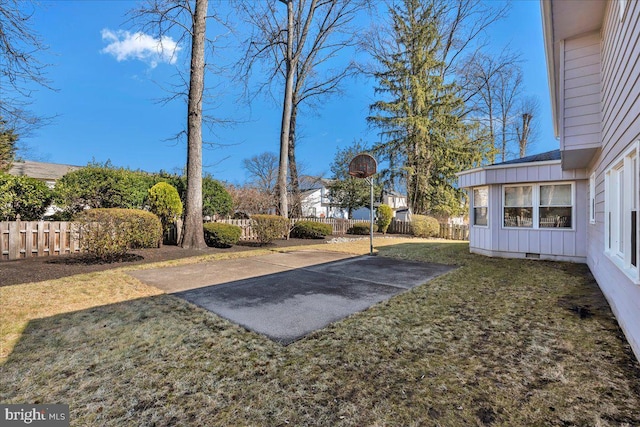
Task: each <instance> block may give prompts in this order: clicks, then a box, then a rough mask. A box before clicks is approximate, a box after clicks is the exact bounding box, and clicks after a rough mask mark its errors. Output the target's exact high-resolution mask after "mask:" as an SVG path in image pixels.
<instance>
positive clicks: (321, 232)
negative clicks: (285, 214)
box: [291, 221, 333, 239]
mask: <svg viewBox="0 0 640 427" xmlns="http://www.w3.org/2000/svg"><path fill="white" fill-rule="evenodd" d="M332 234H333V227H332V226H331V224H324V223H321V222H315V221H298V222H296V224H295V225H294V226H293V229H292V230H291V237H295V238H298V239H322V238H323V237H325V236H330V235H332Z"/></svg>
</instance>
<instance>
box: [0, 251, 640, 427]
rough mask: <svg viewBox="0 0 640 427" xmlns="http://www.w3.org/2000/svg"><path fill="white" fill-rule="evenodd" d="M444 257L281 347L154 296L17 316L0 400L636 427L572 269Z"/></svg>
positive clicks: (618, 356) (323, 419)
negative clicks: (20, 325)
mask: <svg viewBox="0 0 640 427" xmlns="http://www.w3.org/2000/svg"><path fill="white" fill-rule="evenodd" d="M451 245H453V246H451ZM455 245H461V244H443V245H440V244H436V245H433V246H432V247H431V249H429V248H425V247H413V246H412V247H411V248H404V250H405V252H406V250H407V249H411V250H415V251H417V254H420V255H419V256H418V255H416V253H414V254H406V253H405V255H406V257H405V259H406V258H412V259H416V260H419V261H433V262H443V261H444V260H446V259H450V260H451V262H450V263H460V264H459V265H463V266H464V267H463V268H459V269H457V270H455V271H453V272H451V273H449V274H447V275H445V276H441V277H439V278H438V279H436V280H434V281H433V282H431V283H429V284H428V285H425V286H420V287H417V288H415V289H413V290H411V291H409V292H407V293H404V294H402V295H399V296H397V297H394V298H392V299H391V300H389V301H387V302H383V303H380V304H378V305H376V306H374V307H372V308H370V309H369V310H366V311H364V312H361V313H358V314H356V315H353V316H350V317H348V318H346V319H344V320H343V321H340V322H337V323H335V324H332V325H330V326H329V327H327V328H325V329H322V330H320V331H317V332H315V333H313V334H312V335H310V336H309V337H307V338H305V339H303V340H300V341H298V342H296V343H294V344H292V345H290V346H288V347H282V346H280V345H278V344H275V343H273V342H271V341H270V340H268V339H266V338H264V337H262V336H260V335H257V334H254V333H251V332H247V331H246V330H244V329H243V328H241V327H238V326H236V325H234V324H232V323H231V322H228V321H226V320H224V319H222V318H220V317H218V316H216V315H213V314H211V313H209V312H207V311H205V310H202V309H200V308H198V307H196V306H193V305H191V304H189V303H187V302H184V301H182V300H180V299H178V298H175V297H173V296H169V295H159V296H152V297H148V298H141V299H136V300H130V301H127V302H122V303H116V304H111V305H105V306H100V307H95V308H91V309H87V310H82V311H77V312H73V313H66V314H60V315H56V316H51V317H46V318H41V319H33V320H31V321H30V322H29V324H28V325H27V327H26V329H25V330H24V331H23V333H22V336H21V338H20V340H19V342H18V343H17V345H16V346H15V348H14V349H13V352H12V353H11V354H10V356H9V358H8V359H7V360H6V362H5V363H4V364H3V365H2V366H0V401H2V402H3V403H18V402H29V403H67V404H69V405H70V409H71V423H72V425H113V426H121V425H152V424H155V425H287V424H289V425H327V426H342V425H345V426H346V425H444V426H452V427H457V426H468V425H480V426H482V425H484V426H524V425H541V426H542V425H544V426H566V425H602V426H625V425H626V426H633V425H640V414H639V413H638V410H637V408H638V407H640V397H639V396H640V369H639V368H638V364H637V362H636V361H635V360H634V358H633V356H632V355H631V353H630V351H629V349H628V346H626V345H625V343H624V340H623V338H622V337H621V335H620V334H619V329H618V328H617V325H616V323H615V320H614V319H613V317H612V316H611V313H610V312H608V311H607V310H606V308H607V307H606V303H605V304H598V305H596V304H594V303H593V301H597V300H602V296H601V295H599V291H598V289H597V287H596V286H595V285H594V283H593V281H592V279H591V278H590V277H589V276H588V274H586V271H585V270H584V269H582V270H580V268H581V267H580V266H578V267H575V266H574V265H567V266H564V265H561V264H553V265H552V264H551V263H541V262H534V261H518V262H511V261H512V260H493V259H487V258H484V257H477V256H475V255H469V254H467V253H465V248H464V246H457V248H458V249H455V247H456V246H455ZM451 248H453V249H451ZM391 249H392V248H391ZM396 249H397V248H396ZM392 252H394V251H392V250H389V251H387V250H386V249H385V250H382V248H381V254H385V253H392ZM394 253H396V254H399V252H394ZM418 258H419V259H418ZM438 260H440V261H438ZM583 273H584V274H583ZM598 295H599V296H598ZM568 296H572V298H575V299H574V300H572V301H577V302H579V303H580V304H584V303H585V301H591V302H589V305H590V307H591V308H590V310H591V311H592V312H593V315H592V316H589V317H585V318H580V316H579V315H578V313H575V312H574V311H571V310H569V309H568V308H566V307H562V306H561V304H559V301H560V299H561V298H562V297H568Z"/></svg>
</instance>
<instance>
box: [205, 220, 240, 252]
mask: <svg viewBox="0 0 640 427" xmlns="http://www.w3.org/2000/svg"><path fill="white" fill-rule="evenodd" d="M241 234H242V228H240V227H238V226H237V225H231V224H224V223H221V222H209V223H207V224H205V225H204V241H205V242H207V245H209V246H213V247H215V248H230V247H231V246H232V245H235V244H236V243H238V240H240V235H241Z"/></svg>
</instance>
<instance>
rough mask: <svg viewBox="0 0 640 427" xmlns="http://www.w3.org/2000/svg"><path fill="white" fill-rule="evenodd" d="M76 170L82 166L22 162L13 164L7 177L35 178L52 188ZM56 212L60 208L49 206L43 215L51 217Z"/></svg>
mask: <svg viewBox="0 0 640 427" xmlns="http://www.w3.org/2000/svg"><path fill="white" fill-rule="evenodd" d="M78 169H82V166H73V165H63V164H59V163H45V162H34V161H31V160H23V161H16V162H13V165H12V166H11V168H10V169H9V175H13V176H28V177H30V178H35V179H37V180H40V181H42V182H44V183H45V184H47V187H49V188H53V187H54V186H55V185H56V181H58V180H59V179H60V178H62V177H63V176H64V175H66V174H67V173H69V172H73V171H76V170H78ZM58 211H60V208H58V207H56V206H49V207H48V208H47V210H46V212H45V213H44V216H45V217H46V216H51V215H53V214H54V213H56V212H58Z"/></svg>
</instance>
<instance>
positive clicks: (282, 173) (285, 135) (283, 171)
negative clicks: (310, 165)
mask: <svg viewBox="0 0 640 427" xmlns="http://www.w3.org/2000/svg"><path fill="white" fill-rule="evenodd" d="M286 2H287V57H286V58H285V65H286V83H285V88H284V102H283V105H282V124H281V127H280V165H279V166H278V199H279V201H280V203H279V207H280V215H282V216H283V217H285V218H289V204H288V200H287V197H288V195H287V170H288V160H289V130H290V129H291V104H292V100H293V78H294V72H295V64H294V63H293V62H294V58H293V37H294V34H293V0H286Z"/></svg>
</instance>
